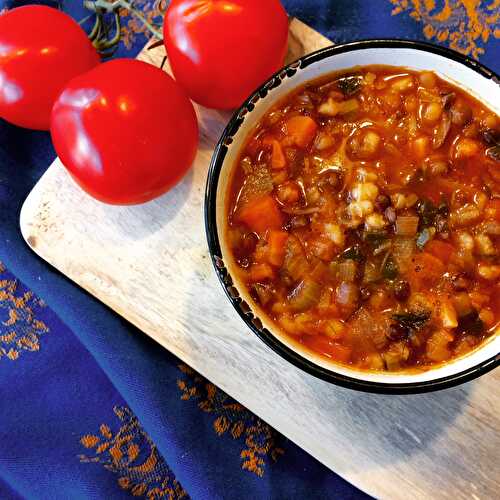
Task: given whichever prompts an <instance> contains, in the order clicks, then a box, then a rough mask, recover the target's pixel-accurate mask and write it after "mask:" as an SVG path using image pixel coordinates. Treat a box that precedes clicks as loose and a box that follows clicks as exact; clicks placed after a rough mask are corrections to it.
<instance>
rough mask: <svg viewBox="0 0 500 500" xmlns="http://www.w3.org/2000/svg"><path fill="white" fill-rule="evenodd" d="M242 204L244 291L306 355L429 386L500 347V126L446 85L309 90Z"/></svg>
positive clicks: (296, 97) (348, 78)
mask: <svg viewBox="0 0 500 500" xmlns="http://www.w3.org/2000/svg"><path fill="white" fill-rule="evenodd" d="M230 190H231V191H230V197H229V198H230V202H229V207H228V208H229V211H228V220H229V226H228V230H227V231H228V232H227V241H228V243H229V247H230V249H231V252H232V254H233V257H234V259H235V261H236V263H237V265H238V270H239V278H240V279H241V281H242V282H243V283H245V285H246V286H247V287H248V290H249V292H250V293H251V295H252V296H253V298H254V300H255V302H256V303H257V304H258V305H259V307H260V308H261V309H262V310H263V311H264V312H265V313H266V314H267V315H268V317H269V318H270V319H271V320H272V321H273V322H274V323H275V325H276V327H277V328H279V329H281V330H282V331H283V332H285V333H286V334H287V335H289V336H291V337H293V338H294V339H295V340H296V341H298V342H300V343H302V344H303V345H304V346H305V347H306V348H308V349H310V350H312V351H314V352H316V353H319V354H321V355H323V356H326V357H328V358H331V359H332V360H334V361H336V362H339V363H343V364H347V365H351V366H354V367H357V368H360V369H366V370H389V371H399V370H408V369H419V370H422V369H427V368H430V367H432V366H434V365H437V364H440V363H443V362H448V361H450V360H452V359H454V358H457V357H459V356H462V355H464V354H466V353H467V352H469V351H471V350H473V349H474V348H476V347H477V346H479V345H480V344H481V343H482V342H484V341H485V340H486V339H488V338H490V337H491V336H493V335H497V334H499V333H500V326H499V325H500V322H499V319H500V285H499V279H500V260H499V240H500V119H499V117H498V116H497V115H495V114H494V113H493V112H492V111H491V110H489V109H488V108H486V107H485V106H484V105H482V104H481V103H480V102H478V101H477V100H475V99H474V98H473V97H471V96H470V95H468V94H467V93H466V92H464V91H463V90H461V89H459V88H457V87H455V86H453V85H451V84H450V83H448V82H445V81H443V80H441V79H440V78H438V77H437V76H436V75H435V74H434V73H431V72H414V71H409V70H407V69H404V68H395V67H385V66H370V67H362V68H357V69H355V70H352V71H351V72H349V73H347V74H345V73H344V74H337V75H331V76H330V77H329V78H328V79H326V80H325V79H323V80H321V81H316V82H313V83H309V84H308V85H307V86H305V87H302V88H301V89H300V90H298V91H296V92H294V93H293V94H291V95H289V96H288V97H287V98H286V99H284V100H283V101H281V102H280V104H279V105H278V106H276V107H275V108H273V109H272V110H270V111H269V112H268V113H267V114H266V115H265V117H264V118H263V119H262V121H261V123H260V124H259V125H258V127H257V128H256V129H255V130H254V132H253V134H252V136H251V137H250V138H249V140H248V141H247V143H246V146H245V147H244V148H243V150H242V152H241V155H240V158H239V161H238V165H236V166H235V170H234V174H233V178H232V180H231V186H230Z"/></svg>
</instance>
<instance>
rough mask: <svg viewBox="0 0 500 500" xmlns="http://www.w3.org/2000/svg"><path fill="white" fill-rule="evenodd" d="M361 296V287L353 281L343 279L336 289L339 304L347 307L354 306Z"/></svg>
mask: <svg viewBox="0 0 500 500" xmlns="http://www.w3.org/2000/svg"><path fill="white" fill-rule="evenodd" d="M358 297H359V289H358V287H357V286H356V285H354V284H353V283H347V282H345V281H343V282H342V283H341V284H340V285H339V286H338V287H337V290H336V302H337V304H339V305H341V306H345V307H354V306H355V305H356V302H357V301H358Z"/></svg>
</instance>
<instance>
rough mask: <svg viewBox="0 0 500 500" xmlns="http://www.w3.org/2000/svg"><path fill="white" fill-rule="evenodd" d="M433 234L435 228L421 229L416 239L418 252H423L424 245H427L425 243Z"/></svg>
mask: <svg viewBox="0 0 500 500" xmlns="http://www.w3.org/2000/svg"><path fill="white" fill-rule="evenodd" d="M435 234H436V228H434V227H425V228H424V229H422V231H421V232H420V234H419V235H418V237H417V247H418V248H420V250H423V249H424V247H425V245H427V243H429V241H431V240H432V238H434V236H435Z"/></svg>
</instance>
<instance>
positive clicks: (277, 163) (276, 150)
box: [263, 137, 286, 170]
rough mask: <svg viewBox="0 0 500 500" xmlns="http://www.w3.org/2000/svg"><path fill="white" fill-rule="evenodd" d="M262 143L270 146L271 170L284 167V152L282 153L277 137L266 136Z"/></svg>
mask: <svg viewBox="0 0 500 500" xmlns="http://www.w3.org/2000/svg"><path fill="white" fill-rule="evenodd" d="M263 142H264V144H266V145H269V146H271V147H272V154H271V167H272V168H273V170H280V169H282V168H285V167H286V158H285V153H283V148H282V147H281V144H280V142H279V141H278V140H277V139H273V138H272V137H266V138H265V139H264V141H263Z"/></svg>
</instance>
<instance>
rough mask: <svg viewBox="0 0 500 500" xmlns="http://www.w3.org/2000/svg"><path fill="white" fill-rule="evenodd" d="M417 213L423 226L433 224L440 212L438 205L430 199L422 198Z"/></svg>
mask: <svg viewBox="0 0 500 500" xmlns="http://www.w3.org/2000/svg"><path fill="white" fill-rule="evenodd" d="M417 213H418V215H419V217H420V224H421V226H422V227H427V226H432V225H433V224H434V220H435V218H436V215H437V213H438V210H437V208H436V205H434V203H432V201H430V200H426V199H424V200H421V201H420V203H419V204H418V205H417Z"/></svg>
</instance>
